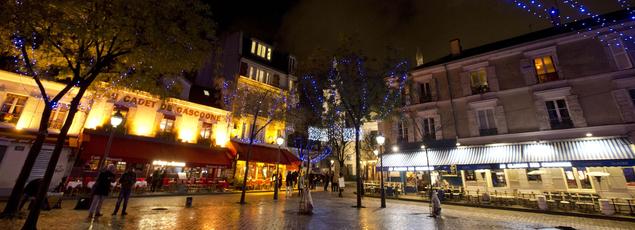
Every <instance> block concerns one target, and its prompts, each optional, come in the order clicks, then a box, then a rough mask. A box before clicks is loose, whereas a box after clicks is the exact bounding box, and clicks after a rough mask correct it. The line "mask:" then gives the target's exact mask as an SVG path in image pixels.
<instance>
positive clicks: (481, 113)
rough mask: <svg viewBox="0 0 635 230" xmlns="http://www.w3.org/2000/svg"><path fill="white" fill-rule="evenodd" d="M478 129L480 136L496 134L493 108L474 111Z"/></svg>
mask: <svg viewBox="0 0 635 230" xmlns="http://www.w3.org/2000/svg"><path fill="white" fill-rule="evenodd" d="M476 117H477V121H478V130H479V133H480V135H481V136H488V135H496V134H497V133H498V132H497V129H496V121H495V118H494V109H484V110H478V111H476Z"/></svg>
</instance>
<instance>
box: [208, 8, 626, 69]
mask: <svg viewBox="0 0 635 230" xmlns="http://www.w3.org/2000/svg"><path fill="white" fill-rule="evenodd" d="M579 1H581V2H582V3H584V4H585V5H586V6H587V7H588V9H589V10H591V11H593V12H598V13H607V12H612V11H616V10H619V6H618V5H617V1H609V0H593V1H591V0H579ZM525 2H527V1H525ZM542 2H544V3H545V4H547V5H553V4H554V2H555V1H554V0H543V1H542ZM558 2H561V1H558ZM211 5H212V8H213V11H214V14H215V17H216V20H217V22H218V23H219V26H220V30H221V31H232V30H238V29H242V30H244V31H248V32H249V33H251V34H254V35H256V36H258V37H261V38H263V39H264V40H266V41H269V42H272V43H273V44H274V45H276V47H277V48H280V49H284V50H287V51H289V52H291V53H293V54H295V55H296V56H298V57H299V58H300V60H302V58H303V57H305V56H306V55H309V54H310V53H311V52H312V51H313V50H315V49H316V48H318V47H319V48H323V49H327V50H329V49H332V48H334V47H336V46H337V43H338V41H340V39H341V38H343V37H351V36H352V37H356V38H357V40H359V41H360V43H359V44H356V45H357V46H358V47H356V48H359V49H362V50H363V51H364V52H365V53H366V54H367V55H373V56H384V53H385V52H386V47H387V46H391V47H394V48H396V49H397V50H398V52H399V53H400V55H401V56H403V57H405V58H409V59H411V60H414V57H415V53H416V50H417V48H419V49H420V50H421V51H422V53H423V55H424V59H425V60H426V61H431V60H434V59H436V58H440V57H442V56H445V55H447V54H448V41H449V40H451V39H454V38H459V39H461V41H462V45H463V48H464V49H466V48H471V47H475V46H480V45H483V44H487V43H491V42H495V41H498V40H502V39H506V38H510V37H514V36H518V35H521V34H525V33H528V32H531V31H536V30H540V29H544V28H547V27H549V26H551V24H550V23H549V22H548V21H547V20H545V19H539V18H537V17H534V16H533V15H530V14H529V13H527V12H525V11H523V10H521V9H519V8H517V7H516V6H514V5H513V3H512V1H511V0H274V1H223V0H212V1H211ZM560 8H561V9H562V11H563V13H562V14H563V15H570V16H573V15H577V13H575V12H573V11H571V10H569V8H568V7H567V6H564V5H560Z"/></svg>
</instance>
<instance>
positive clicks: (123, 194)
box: [112, 168, 137, 216]
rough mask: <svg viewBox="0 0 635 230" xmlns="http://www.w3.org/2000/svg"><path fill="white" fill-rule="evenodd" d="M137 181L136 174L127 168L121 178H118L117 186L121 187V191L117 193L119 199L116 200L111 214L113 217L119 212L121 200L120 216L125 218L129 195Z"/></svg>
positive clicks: (132, 169)
mask: <svg viewBox="0 0 635 230" xmlns="http://www.w3.org/2000/svg"><path fill="white" fill-rule="evenodd" d="M136 181H137V174H135V172H134V168H129V169H128V171H126V172H125V173H124V174H123V175H121V178H119V184H120V185H121V191H119V198H117V204H116V205H115V210H114V211H113V212H112V215H113V216H116V215H117V212H118V211H119V205H121V200H123V208H122V209H121V215H122V216H125V215H127V214H128V213H126V208H127V207H128V199H129V198H130V193H132V186H133V185H134V183H135V182H136Z"/></svg>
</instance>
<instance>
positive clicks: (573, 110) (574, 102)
mask: <svg viewBox="0 0 635 230" xmlns="http://www.w3.org/2000/svg"><path fill="white" fill-rule="evenodd" d="M565 100H566V101H567V107H568V109H569V114H570V115H571V121H573V126H574V127H576V128H577V127H587V123H586V119H585V118H584V112H583V111H582V106H580V102H578V96H577V95H569V96H566V97H565Z"/></svg>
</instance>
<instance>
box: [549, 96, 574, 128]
mask: <svg viewBox="0 0 635 230" xmlns="http://www.w3.org/2000/svg"><path fill="white" fill-rule="evenodd" d="M545 104H546V105H547V113H548V114H549V123H550V124H551V128H552V129H567V128H572V127H573V122H572V121H571V117H570V116H569V110H568V109H567V103H566V102H565V100H564V99H558V100H553V101H545Z"/></svg>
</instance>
